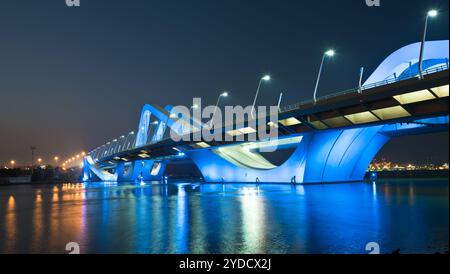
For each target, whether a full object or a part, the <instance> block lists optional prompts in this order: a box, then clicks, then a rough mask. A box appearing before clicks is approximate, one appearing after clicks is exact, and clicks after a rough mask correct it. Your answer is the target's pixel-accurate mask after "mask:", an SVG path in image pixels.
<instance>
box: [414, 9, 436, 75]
mask: <svg viewBox="0 0 450 274" xmlns="http://www.w3.org/2000/svg"><path fill="white" fill-rule="evenodd" d="M437 15H438V11H437V10H430V11H428V12H427V17H426V18H425V27H424V30H423V38H422V43H421V44H420V55H419V79H423V75H422V63H423V51H424V48H425V41H426V39H427V28H428V18H430V17H431V18H433V17H436V16H437Z"/></svg>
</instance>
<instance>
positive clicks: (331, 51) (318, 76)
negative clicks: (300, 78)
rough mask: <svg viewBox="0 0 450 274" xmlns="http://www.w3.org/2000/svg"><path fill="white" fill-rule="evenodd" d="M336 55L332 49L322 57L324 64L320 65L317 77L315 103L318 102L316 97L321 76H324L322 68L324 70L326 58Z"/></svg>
mask: <svg viewBox="0 0 450 274" xmlns="http://www.w3.org/2000/svg"><path fill="white" fill-rule="evenodd" d="M334 54H335V52H334V50H332V49H330V50H327V51H325V52H324V53H323V55H322V62H321V63H320V68H319V74H318V75H317V81H316V87H315V88H314V96H313V98H314V103H316V102H317V97H316V95H317V87H318V86H319V82H320V76H321V74H322V68H323V63H324V61H325V57H333V56H334Z"/></svg>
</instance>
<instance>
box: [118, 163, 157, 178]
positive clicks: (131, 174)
mask: <svg viewBox="0 0 450 274" xmlns="http://www.w3.org/2000/svg"><path fill="white" fill-rule="evenodd" d="M165 168H166V163H165V162H161V161H153V160H137V161H134V162H127V163H119V164H118V165H117V171H116V173H117V181H119V182H133V181H136V180H144V181H159V180H161V179H162V177H163V174H164V171H165Z"/></svg>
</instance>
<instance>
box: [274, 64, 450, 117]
mask: <svg viewBox="0 0 450 274" xmlns="http://www.w3.org/2000/svg"><path fill="white" fill-rule="evenodd" d="M448 67H449V65H448V64H445V65H442V66H438V67H434V68H430V69H427V70H424V71H423V72H422V75H429V74H433V73H436V72H440V71H444V70H448ZM417 77H418V73H409V74H402V75H401V76H400V77H396V75H392V76H391V78H388V79H386V80H383V81H379V82H376V83H372V84H368V85H365V86H362V87H361V88H359V87H357V88H352V89H347V90H344V91H340V92H335V93H332V94H329V95H325V96H321V97H319V98H317V100H316V103H317V102H319V101H324V100H328V99H331V98H335V97H338V96H342V95H347V94H351V93H362V92H363V91H364V90H367V89H372V88H376V87H380V86H385V85H389V84H393V83H398V82H401V81H405V80H408V79H412V78H417ZM309 104H314V100H312V99H311V100H305V101H302V102H299V103H296V104H291V105H287V106H283V107H281V108H280V113H282V112H288V111H291V110H294V109H298V108H300V107H301V106H304V105H309Z"/></svg>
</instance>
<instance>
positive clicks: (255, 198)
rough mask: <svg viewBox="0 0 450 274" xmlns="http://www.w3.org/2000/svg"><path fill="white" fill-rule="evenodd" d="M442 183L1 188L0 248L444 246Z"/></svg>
mask: <svg viewBox="0 0 450 274" xmlns="http://www.w3.org/2000/svg"><path fill="white" fill-rule="evenodd" d="M448 194H449V184H448V179H445V180H436V179H433V180H431V179H430V180H391V181H382V182H378V183H375V182H374V183H357V184H337V185H310V186H291V185H264V184H261V185H259V186H254V185H241V184H224V185H222V184H199V183H190V182H180V183H169V184H161V183H159V182H152V183H150V182H149V183H145V184H141V183H137V184H118V183H89V184H76V183H65V184H55V185H52V184H47V185H39V186H36V185H17V186H1V187H0V218H1V219H0V252H1V253H65V252H66V251H65V245H66V243H68V242H78V243H79V244H80V249H81V252H82V253H365V250H364V249H365V244H366V243H368V242H378V243H379V244H380V246H381V252H382V253H390V252H392V251H394V250H396V249H398V248H399V249H401V252H405V253H434V252H445V251H448V239H449V238H448V233H449V232H448V231H449V223H448V216H449V215H448V213H449V199H448Z"/></svg>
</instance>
